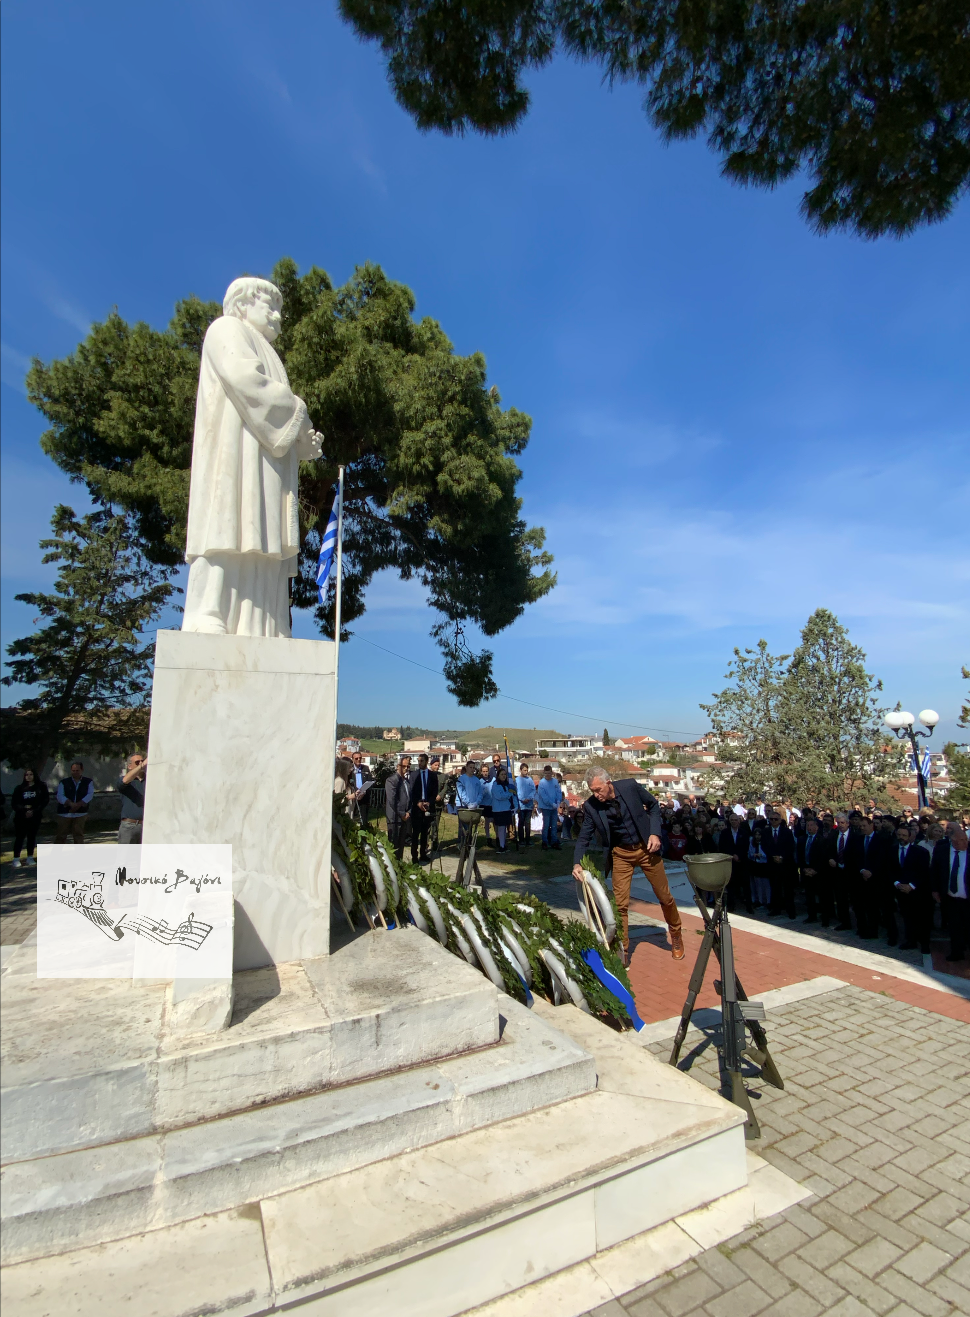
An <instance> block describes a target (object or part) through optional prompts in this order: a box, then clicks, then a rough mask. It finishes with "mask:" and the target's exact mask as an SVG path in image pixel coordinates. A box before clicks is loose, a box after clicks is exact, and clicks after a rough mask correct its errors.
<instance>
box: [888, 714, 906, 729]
mask: <svg viewBox="0 0 970 1317" xmlns="http://www.w3.org/2000/svg"><path fill="white" fill-rule="evenodd" d="M903 718H904V715H903V714H901V713H898V712H896V711H895V710H894V711H893V712H892V713H887V714H886V718H885V723H886V726H887V727H890V728H892V730H893V731H894V732H895V731H896V730H897V728H899V727H904V726H905V723H904V722H903Z"/></svg>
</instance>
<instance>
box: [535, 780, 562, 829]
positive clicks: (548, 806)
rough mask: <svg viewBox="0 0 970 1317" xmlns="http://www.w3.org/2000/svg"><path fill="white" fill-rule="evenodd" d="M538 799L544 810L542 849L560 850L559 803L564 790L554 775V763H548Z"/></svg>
mask: <svg viewBox="0 0 970 1317" xmlns="http://www.w3.org/2000/svg"><path fill="white" fill-rule="evenodd" d="M536 800H537V801H538V804H539V808H540V809H541V810H542V849H543V850H554V851H558V850H559V849H560V846H559V805H560V803H561V801H562V790H561V789H560V786H559V783H558V782H557V781H556V779H555V778H554V777H553V775H552V765H551V764H546V766H545V768H544V769H543V770H542V777H540V779H539V785H538V787H537V788H536Z"/></svg>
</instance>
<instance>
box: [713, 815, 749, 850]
mask: <svg viewBox="0 0 970 1317" xmlns="http://www.w3.org/2000/svg"><path fill="white" fill-rule="evenodd" d="M750 842H751V829H750V828H749V827H748V825H747V823H745V822H744V820H743V819H742V821H741V823H740V825H739V827H738V830H737V832H732V831H731V825H730V823H729V824H728V825H727V827H726V828H722V829H721V835H720V837H718V839H717V848H718V850H719V851H723V852H724V854H725V855H734V856H736V857H737V858H738V859H739V860H746V859H747V858H748V846H749V844H750Z"/></svg>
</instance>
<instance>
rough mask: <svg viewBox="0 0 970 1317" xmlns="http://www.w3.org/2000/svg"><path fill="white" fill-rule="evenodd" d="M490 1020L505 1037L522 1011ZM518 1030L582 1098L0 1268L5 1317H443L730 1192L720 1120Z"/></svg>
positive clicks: (549, 1015) (737, 1160)
mask: <svg viewBox="0 0 970 1317" xmlns="http://www.w3.org/2000/svg"><path fill="white" fill-rule="evenodd" d="M506 1009H507V1018H508V1021H509V1023H508V1028H507V1032H508V1033H510V1034H512V1035H513V1036H514V1033H515V1030H516V1028H518V1027H520V1023H519V1015H520V1013H521V1015H523V1016H524V1015H525V1012H524V1011H522V1008H519V1007H517V1006H515V1004H514V1003H510V1004H509V1007H508V1008H506V1007H505V1004H504V1002H503V1013H505V1011H506ZM527 1018H529V1019H530V1020H531V1022H532V1024H533V1026H540V1025H541V1026H544V1027H545V1028H547V1029H549V1030H550V1033H555V1034H558V1035H559V1036H560V1037H562V1036H563V1035H568V1039H569V1040H571V1042H572V1044H573V1045H574V1046H576V1047H577V1048H578V1049H579V1050H580V1051H582V1052H583V1053H587V1054H591V1055H592V1056H593V1058H594V1060H595V1067H596V1072H597V1076H598V1087H597V1089H596V1090H595V1091H592V1092H588V1093H585V1094H583V1095H582V1096H578V1097H573V1098H569V1099H567V1100H565V1101H561V1102H558V1103H557V1104H555V1105H552V1106H547V1107H544V1108H542V1109H541V1110H535V1111H531V1112H529V1113H527V1114H524V1115H520V1116H516V1117H513V1118H512V1119H507V1120H504V1121H500V1122H499V1123H495V1124H491V1125H489V1126H487V1127H485V1128H480V1129H475V1130H470V1131H468V1132H465V1133H461V1134H458V1135H456V1136H455V1137H452V1138H448V1139H445V1140H443V1141H441V1142H438V1143H435V1144H433V1145H431V1146H428V1147H424V1148H421V1149H418V1150H414V1151H407V1152H401V1153H398V1154H397V1155H395V1156H390V1157H387V1158H386V1159H385V1160H382V1161H379V1162H376V1163H372V1164H370V1165H367V1166H360V1167H356V1168H354V1169H349V1170H347V1171H345V1172H343V1173H341V1174H338V1175H332V1176H330V1177H329V1178H327V1179H323V1180H320V1181H318V1182H314V1183H311V1184H307V1185H304V1186H303V1187H301V1188H295V1189H290V1190H287V1191H285V1192H281V1193H276V1194H271V1195H269V1196H266V1197H261V1198H259V1199H258V1201H250V1202H247V1203H246V1204H245V1205H241V1206H239V1207H237V1208H235V1209H233V1210H229V1211H224V1212H218V1213H214V1214H212V1215H208V1216H204V1217H198V1218H195V1219H194V1220H190V1221H185V1222H182V1223H180V1224H177V1225H171V1226H166V1227H162V1228H160V1229H154V1230H149V1231H147V1232H143V1233H138V1234H132V1235H131V1237H129V1238H126V1239H120V1240H115V1241H113V1242H111V1243H106V1244H101V1245H98V1246H96V1247H92V1248H84V1249H74V1250H72V1251H71V1252H65V1253H61V1254H60V1255H58V1256H53V1257H46V1258H38V1259H35V1260H31V1261H25V1262H22V1263H19V1264H17V1265H13V1266H9V1267H6V1268H5V1269H4V1273H3V1283H4V1294H5V1297H6V1298H7V1299H9V1300H12V1302H13V1304H14V1309H15V1311H16V1312H17V1313H18V1317H41V1314H48V1313H50V1312H54V1311H56V1312H57V1313H58V1317H112V1314H114V1313H116V1312H118V1313H120V1312H121V1311H122V1310H125V1311H126V1312H127V1311H130V1310H131V1305H133V1304H134V1305H136V1306H137V1309H138V1311H139V1312H140V1313H144V1314H147V1317H182V1315H183V1314H187V1313H201V1312H220V1313H227V1314H228V1313H232V1314H239V1315H240V1317H243V1315H244V1314H255V1313H269V1312H275V1311H277V1310H279V1309H282V1308H289V1307H295V1308H296V1309H297V1310H299V1309H301V1308H304V1307H305V1309H306V1311H307V1313H308V1314H309V1313H312V1314H313V1317H454V1315H455V1314H457V1313H461V1312H465V1311H467V1310H468V1309H470V1308H473V1307H475V1306H476V1305H480V1304H483V1303H487V1302H489V1301H490V1300H494V1299H496V1298H498V1297H499V1296H501V1295H505V1294H509V1293H511V1292H513V1291H516V1290H519V1289H521V1287H522V1286H525V1285H528V1284H530V1283H533V1282H536V1281H538V1280H540V1279H541V1278H543V1277H545V1276H550V1275H553V1274H554V1273H557V1272H561V1271H563V1270H564V1269H565V1268H570V1267H574V1266H576V1265H577V1264H579V1263H582V1262H584V1261H586V1260H589V1259H594V1258H596V1257H598V1256H600V1255H601V1254H604V1253H605V1252H607V1251H608V1250H611V1249H614V1248H616V1247H617V1246H618V1245H620V1244H621V1243H622V1242H623V1241H625V1240H632V1239H633V1238H634V1237H636V1236H639V1235H641V1234H642V1233H643V1232H645V1231H651V1230H653V1229H655V1228H656V1227H657V1226H660V1225H662V1224H663V1223H664V1222H670V1221H673V1220H674V1219H675V1218H679V1217H682V1216H683V1215H684V1214H685V1213H690V1212H694V1211H696V1210H697V1209H698V1208H703V1207H704V1206H705V1205H707V1204H717V1203H718V1201H719V1200H724V1201H728V1198H727V1196H728V1195H736V1194H737V1192H738V1191H739V1190H741V1189H744V1188H745V1186H746V1185H747V1166H746V1155H745V1147H744V1134H743V1129H742V1123H743V1119H744V1117H743V1113H742V1112H741V1111H739V1110H738V1109H737V1108H736V1107H733V1106H731V1105H730V1104H728V1103H726V1102H724V1101H723V1100H722V1099H721V1098H720V1097H719V1096H718V1095H717V1094H715V1093H712V1092H710V1091H709V1090H708V1089H706V1088H705V1087H704V1086H703V1085H701V1084H699V1083H697V1082H696V1081H694V1080H692V1079H691V1078H690V1077H689V1076H687V1075H684V1074H682V1073H680V1072H679V1071H677V1070H673V1069H671V1068H670V1067H669V1066H665V1065H663V1064H662V1063H660V1062H659V1061H657V1060H656V1059H655V1058H654V1057H653V1056H652V1055H651V1054H650V1053H649V1052H646V1051H644V1050H643V1049H641V1048H638V1047H637V1046H636V1045H635V1044H633V1043H632V1042H631V1040H630V1039H629V1037H628V1036H625V1035H618V1034H616V1033H613V1032H612V1031H611V1030H609V1029H607V1028H606V1027H605V1026H603V1025H601V1024H599V1023H597V1022H596V1021H595V1020H592V1019H590V1018H588V1017H586V1016H582V1015H580V1014H579V1012H577V1011H575V1010H573V1008H571V1007H561V1008H559V1010H558V1011H555V1012H553V1010H552V1008H551V1007H548V1006H545V1005H539V1004H537V1010H536V1012H535V1013H534V1014H533V1015H532V1016H530V1017H527ZM553 1026H556V1027H555V1028H553ZM523 1027H524V1026H523ZM538 1038H539V1035H538V1034H537V1035H536V1039H538ZM554 1041H555V1040H554V1038H552V1037H550V1036H547V1037H546V1038H545V1039H543V1040H541V1041H539V1042H538V1046H539V1048H540V1049H542V1050H546V1046H547V1043H549V1044H553V1043H554ZM532 1045H533V1046H535V1040H533V1044H532ZM565 1045H566V1040H565V1039H563V1042H562V1043H561V1044H560V1046H565ZM470 1060H471V1058H468V1059H466V1062H465V1064H468V1062H470ZM442 1069H443V1067H442ZM735 1201H737V1199H735ZM746 1210H747V1208H746V1207H743V1206H742V1207H741V1208H739V1212H740V1213H741V1214H742V1215H743V1214H744V1212H745V1211H746ZM741 1228H743V1226H742V1227H741Z"/></svg>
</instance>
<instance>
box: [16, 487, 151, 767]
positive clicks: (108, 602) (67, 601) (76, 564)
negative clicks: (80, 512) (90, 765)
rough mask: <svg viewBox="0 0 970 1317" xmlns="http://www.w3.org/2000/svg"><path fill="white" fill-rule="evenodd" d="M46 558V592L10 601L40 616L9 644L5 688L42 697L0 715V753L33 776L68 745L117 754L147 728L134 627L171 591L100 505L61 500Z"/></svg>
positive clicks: (145, 669) (147, 671)
mask: <svg viewBox="0 0 970 1317" xmlns="http://www.w3.org/2000/svg"><path fill="white" fill-rule="evenodd" d="M51 528H52V530H53V532H54V534H53V537H52V538H50V539H44V540H41V542H40V547H41V548H42V549H46V550H47V552H46V553H45V555H44V559H43V561H44V562H45V563H59V564H60V566H59V567H58V572H57V581H56V583H55V586H54V591H53V593H51V594H42V593H40V592H30V593H25V594H18V595H16V596H15V597H16V598H17V599H18V600H19V601H20V602H21V603H25V604H29V605H30V606H31V607H32V608H35V609H36V610H37V611H38V613H39V614H40V616H41V617H42V618H45V619H47V621H46V625H44V626H42V627H41V628H40V629H39V630H38V631H35V632H34V633H33V635H29V636H24V637H23V638H22V639H20V640H15V641H13V643H12V644H10V645H8V646H7V653H8V655H9V656H10V659H9V662H8V665H7V666H8V669H9V672H8V675H7V676H5V677H4V678H3V679H2V680H3V684H4V685H6V686H13V685H25V686H35V687H37V688H38V690H39V694H37V695H36V696H31V697H29V698H27V699H23V700H21V701H20V702H19V704H18V705H17V706H16V708H15V709H13V710H10V709H8V710H5V711H4V714H5V717H4V723H5V727H4V755H5V757H6V758H8V759H9V760H10V761H11V762H16V761H22V762H24V763H26V764H29V765H30V766H31V767H33V768H34V769H35V770H36V771H37V772H40V770H41V769H42V768H43V765H44V763H45V762H46V760H47V759H48V758H50V757H51V756H53V755H55V754H57V753H59V752H60V751H61V750H63V749H64V748H65V747H67V748H68V749H69V750H71V749H73V748H76V747H77V746H78V745H79V744H86V745H88V746H89V747H91V748H96V749H99V750H101V751H104V752H107V753H112V752H115V753H117V752H118V751H120V750H124V749H126V748H127V747H128V745H129V744H130V742H131V739H132V737H133V735H136V734H137V733H138V732H142V733H143V732H144V726H145V720H144V718H143V717H138V716H137V714H138V713H139V711H140V709H139V706H141V705H143V703H144V700H145V696H146V694H147V691H148V688H149V686H150V684H151V651H150V650H149V649H147V648H146V646H145V645H144V643H143V641H142V638H141V632H142V631H143V629H144V628H145V627H146V626H147V625H148V624H149V623H150V622H152V621H153V620H154V619H155V618H156V617H157V616H158V614H159V611H160V610H161V608H162V606H163V604H164V603H165V601H166V600H167V599H168V598H169V596H170V595H171V593H172V589H173V587H172V586H171V585H170V584H169V583H168V582H167V581H165V580H163V579H161V577H162V575H163V572H162V570H161V569H159V568H157V567H152V566H149V565H147V564H146V563H145V562H144V560H143V558H142V556H141V554H140V552H139V551H138V550H137V549H136V548H135V547H134V546H133V545H132V543H131V538H130V534H129V529H128V526H127V524H126V519H125V518H124V517H123V516H117V515H113V514H112V513H111V512H107V511H98V512H92V513H89V514H88V515H87V516H85V517H81V518H79V517H77V516H76V515H75V513H74V512H73V510H72V509H71V508H68V507H65V506H63V504H62V505H60V506H59V507H58V508H57V510H56V511H55V513H54V516H53V519H52V521H51Z"/></svg>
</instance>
